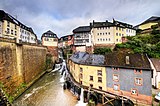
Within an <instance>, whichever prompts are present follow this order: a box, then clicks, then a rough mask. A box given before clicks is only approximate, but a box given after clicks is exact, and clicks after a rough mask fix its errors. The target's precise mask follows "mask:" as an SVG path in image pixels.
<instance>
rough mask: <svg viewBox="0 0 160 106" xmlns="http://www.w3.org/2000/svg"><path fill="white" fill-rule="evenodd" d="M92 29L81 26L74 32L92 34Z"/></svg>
mask: <svg viewBox="0 0 160 106" xmlns="http://www.w3.org/2000/svg"><path fill="white" fill-rule="evenodd" d="M90 31H91V27H90V26H80V27H78V28H76V29H74V30H73V33H82V32H90Z"/></svg>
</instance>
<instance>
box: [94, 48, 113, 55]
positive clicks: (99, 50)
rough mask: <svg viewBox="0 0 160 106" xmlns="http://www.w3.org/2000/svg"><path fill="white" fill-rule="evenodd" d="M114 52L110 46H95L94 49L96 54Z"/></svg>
mask: <svg viewBox="0 0 160 106" xmlns="http://www.w3.org/2000/svg"><path fill="white" fill-rule="evenodd" d="M109 52H112V50H111V49H110V48H105V47H103V48H95V49H94V54H101V55H105V54H106V53H109Z"/></svg>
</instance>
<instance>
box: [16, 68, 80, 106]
mask: <svg viewBox="0 0 160 106" xmlns="http://www.w3.org/2000/svg"><path fill="white" fill-rule="evenodd" d="M61 77H62V76H61V75H60V72H59V71H55V72H53V73H46V74H45V75H44V76H43V77H41V78H40V79H39V80H38V81H37V82H36V83H34V84H33V86H31V87H30V88H29V89H28V90H27V91H26V92H24V94H22V95H21V96H20V97H19V98H18V99H17V100H16V101H14V103H13V106H75V105H76V104H77V102H78V101H77V97H76V96H74V95H73V94H72V93H71V92H70V91H69V90H63V87H62V85H61V84H62V82H60V79H61Z"/></svg>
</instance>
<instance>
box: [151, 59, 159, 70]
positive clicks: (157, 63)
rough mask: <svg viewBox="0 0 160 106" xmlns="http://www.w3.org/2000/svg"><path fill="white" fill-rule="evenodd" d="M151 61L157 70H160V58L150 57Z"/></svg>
mask: <svg viewBox="0 0 160 106" xmlns="http://www.w3.org/2000/svg"><path fill="white" fill-rule="evenodd" d="M151 61H152V63H153V65H154V67H155V69H156V71H157V72H160V59H156V58H151Z"/></svg>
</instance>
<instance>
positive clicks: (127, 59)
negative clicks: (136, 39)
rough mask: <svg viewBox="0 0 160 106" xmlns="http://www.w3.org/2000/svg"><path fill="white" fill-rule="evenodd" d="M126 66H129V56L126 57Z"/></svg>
mask: <svg viewBox="0 0 160 106" xmlns="http://www.w3.org/2000/svg"><path fill="white" fill-rule="evenodd" d="M126 64H127V65H129V64H130V63H129V56H126Z"/></svg>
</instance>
